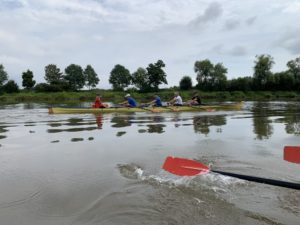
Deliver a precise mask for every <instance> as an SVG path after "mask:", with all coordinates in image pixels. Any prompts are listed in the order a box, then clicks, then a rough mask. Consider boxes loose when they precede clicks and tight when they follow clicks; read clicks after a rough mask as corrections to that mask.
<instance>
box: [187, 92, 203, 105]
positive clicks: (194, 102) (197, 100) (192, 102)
mask: <svg viewBox="0 0 300 225" xmlns="http://www.w3.org/2000/svg"><path fill="white" fill-rule="evenodd" d="M187 104H188V105H189V106H192V105H202V101H201V98H200V97H199V94H198V92H194V93H193V97H192V100H189V101H188V102H187Z"/></svg>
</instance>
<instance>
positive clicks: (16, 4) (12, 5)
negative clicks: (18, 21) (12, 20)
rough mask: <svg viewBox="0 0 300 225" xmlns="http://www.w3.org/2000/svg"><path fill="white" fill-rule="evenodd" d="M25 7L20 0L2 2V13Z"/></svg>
mask: <svg viewBox="0 0 300 225" xmlns="http://www.w3.org/2000/svg"><path fill="white" fill-rule="evenodd" d="M23 6H24V4H23V2H22V1H19V0H1V1H0V11H1V10H12V9H18V8H22V7H23Z"/></svg>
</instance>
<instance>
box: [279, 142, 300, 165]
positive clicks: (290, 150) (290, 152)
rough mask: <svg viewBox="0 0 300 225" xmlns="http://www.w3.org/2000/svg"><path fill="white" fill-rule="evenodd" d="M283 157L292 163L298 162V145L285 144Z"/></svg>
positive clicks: (299, 147) (299, 154) (299, 150)
mask: <svg viewBox="0 0 300 225" xmlns="http://www.w3.org/2000/svg"><path fill="white" fill-rule="evenodd" d="M283 152H284V153H283V159H284V160H286V161H289V162H292V163H300V146H285V147H284V149H283Z"/></svg>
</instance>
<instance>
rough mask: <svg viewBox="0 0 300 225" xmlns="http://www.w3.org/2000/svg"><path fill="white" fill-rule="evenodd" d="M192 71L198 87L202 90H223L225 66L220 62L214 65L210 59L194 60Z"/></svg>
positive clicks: (224, 85)
mask: <svg viewBox="0 0 300 225" xmlns="http://www.w3.org/2000/svg"><path fill="white" fill-rule="evenodd" d="M194 71H195V72H196V74H197V77H196V79H197V81H198V85H197V86H198V88H200V89H202V90H215V91H218V90H225V89H226V83H227V77H226V74H227V68H225V67H224V66H223V64H222V63H217V64H216V65H214V64H213V63H211V62H210V60H208V59H205V60H202V61H196V62H195V65H194Z"/></svg>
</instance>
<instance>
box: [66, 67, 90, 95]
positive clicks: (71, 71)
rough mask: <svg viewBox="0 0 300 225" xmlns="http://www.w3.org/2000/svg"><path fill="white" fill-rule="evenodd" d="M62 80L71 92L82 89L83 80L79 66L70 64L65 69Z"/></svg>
mask: <svg viewBox="0 0 300 225" xmlns="http://www.w3.org/2000/svg"><path fill="white" fill-rule="evenodd" d="M64 79H65V80H66V81H67V82H68V84H69V87H70V89H71V90H78V89H81V88H83V86H84V84H85V78H84V75H83V70H82V68H81V66H79V65H75V64H71V65H69V66H68V67H67V68H66V69H65V76H64Z"/></svg>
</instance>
